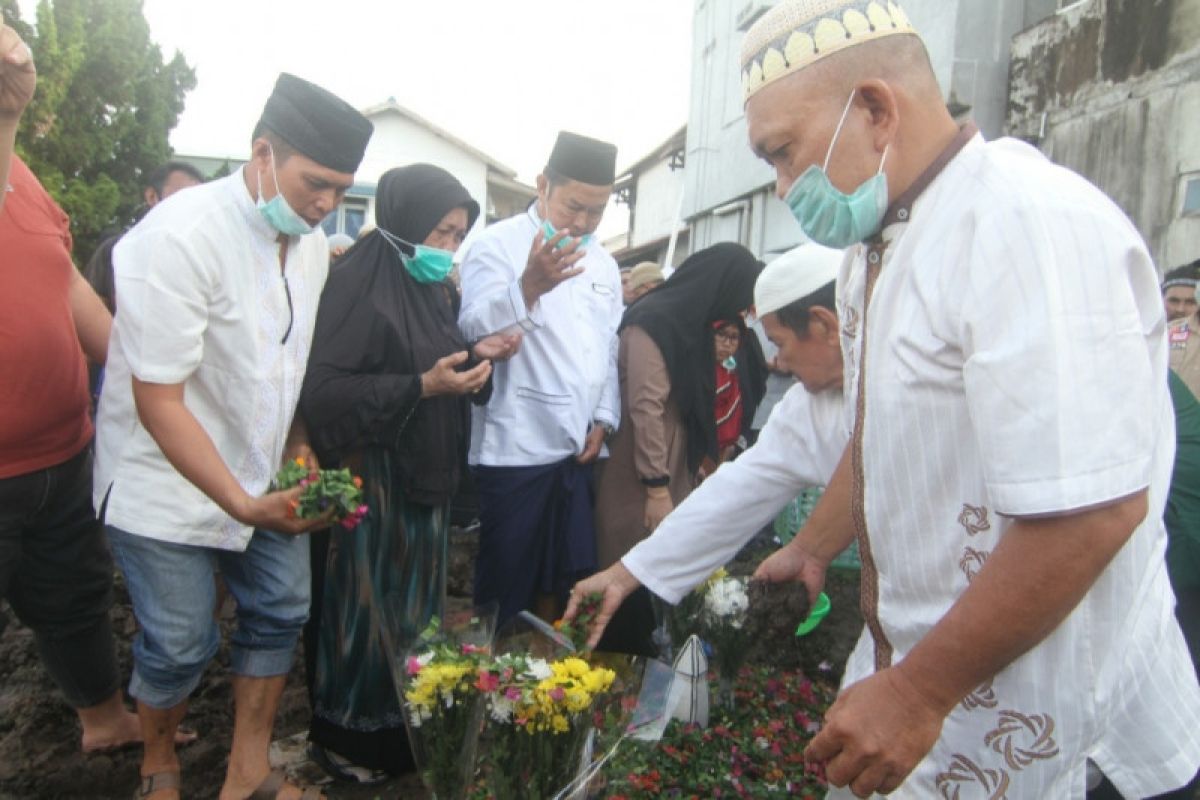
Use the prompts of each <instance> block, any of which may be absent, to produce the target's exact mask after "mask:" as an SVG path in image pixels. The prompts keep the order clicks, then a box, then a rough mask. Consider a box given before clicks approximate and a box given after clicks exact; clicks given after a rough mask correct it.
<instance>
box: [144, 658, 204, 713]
mask: <svg viewBox="0 0 1200 800" xmlns="http://www.w3.org/2000/svg"><path fill="white" fill-rule="evenodd" d="M202 677H204V669H203V668H201V669H200V670H198V671H197V672H196V674H195V676H193V677H191V678H188V680H187V682H186V683H184V684H183V685H181V686H180V687H178V688H176V689H174V690H172V691H169V692H168V691H162V690H160V689H155V688H154V687H153V686H151V685H150V684H148V683H146V681H145V680H144V679H143V678H142V676H141V675H139V674H138V670H137V665H136V664H134V667H133V675H132V676H131V677H130V679H129V694H130V695H131V696H133V697H134V698H135V699H137V700H140V701H142V702H143V703H145V704H146V705H148V706H150V707H151V708H157V709H159V710H160V711H161V710H166V709H168V708H174V707H175V706H177V705H179V704H180V703H182V702H183V701H185V700H187V699H188V697H189V696H190V695H191V693H192V692H194V691H196V687H197V686H199V685H200V679H201V678H202Z"/></svg>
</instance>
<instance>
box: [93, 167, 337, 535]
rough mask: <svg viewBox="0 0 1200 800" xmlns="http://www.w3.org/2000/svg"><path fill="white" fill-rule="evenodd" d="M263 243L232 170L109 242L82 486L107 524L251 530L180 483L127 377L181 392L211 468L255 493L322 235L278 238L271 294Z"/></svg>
mask: <svg viewBox="0 0 1200 800" xmlns="http://www.w3.org/2000/svg"><path fill="white" fill-rule="evenodd" d="M277 237H278V233H277V232H276V231H275V229H274V228H272V227H271V226H270V225H269V224H268V223H267V222H266V220H264V219H263V217H262V215H261V214H260V213H259V211H258V209H257V208H256V207H255V203H254V200H253V199H252V198H251V196H250V193H249V191H247V189H246V185H245V182H244V180H243V178H242V171H241V170H239V171H238V172H236V173H234V174H233V175H230V176H229V177H227V178H223V179H221V180H218V181H214V182H212V183H208V184H205V185H203V186H197V187H193V188H191V189H188V190H187V191H184V192H178V193H176V194H174V195H172V196H171V197H170V198H168V199H167V200H165V201H163V202H162V203H159V204H158V205H157V206H155V207H154V208H153V209H152V210H151V211H150V213H149V214H147V215H146V217H145V218H144V219H143V220H142V221H141V222H140V223H138V224H137V225H136V226H135V227H134V228H133V230H131V231H130V232H129V233H127V234H126V235H125V236H124V237H122V239H121V241H120V242H119V243H118V244H117V247H116V248H115V250H114V252H113V267H114V275H115V279H116V291H117V296H118V298H119V299H118V305H117V308H118V312H117V316H116V319H115V320H114V323H113V332H112V340H111V343H110V345H109V354H108V364H107V367H106V372H105V380H104V389H103V392H102V394H101V398H100V408H99V415H98V419H97V433H96V465H95V476H94V500H95V504H96V508H97V509H99V508H100V506H101V504H103V503H104V502H105V497H106V496H107V508H106V512H105V519H106V521H107V523H108V524H110V525H114V526H116V527H118V528H121V529H122V530H125V531H128V532H129V533H133V534H137V535H140V536H146V537H149V538H152V539H160V540H162V541H168V542H175V543H179V544H188V545H201V546H206V547H217V548H221V549H226V550H244V549H245V547H246V545H247V543H248V542H249V540H250V536H251V534H252V530H251V529H250V528H249V527H247V526H245V525H242V524H241V523H240V522H238V521H236V520H234V519H233V518H232V517H230V516H229V515H228V514H226V513H225V512H224V511H222V510H221V508H220V507H219V506H217V504H216V503H214V502H213V501H212V500H211V499H209V498H208V496H206V495H205V494H204V493H203V492H201V491H200V490H199V489H197V488H196V487H195V485H193V484H192V483H191V482H190V481H188V480H187V479H186V478H184V477H183V476H182V475H180V474H179V473H178V472H177V471H176V470H175V468H174V467H172V466H171V464H170V463H169V462H168V461H167V459H166V457H165V456H164V455H163V453H162V451H161V450H160V449H159V447H158V445H157V444H156V443H155V442H154V440H153V439H152V438H151V437H150V434H149V433H147V432H146V429H145V428H143V427H142V424H141V422H140V421H139V420H138V415H137V409H136V408H135V407H134V402H133V387H132V382H131V378H132V377H133V376H136V377H137V378H138V379H139V380H141V381H144V382H147V383H161V384H174V383H183V384H184V403H185V404H186V405H187V407H188V409H189V410H190V411H191V412H192V414H194V415H195V417H196V419H197V420H199V422H200V424H201V426H203V428H204V430H205V432H207V433H208V435H209V437H210V438H211V439H212V441H213V444H215V445H216V448H217V452H218V453H220V455H221V458H222V459H223V460H224V462H225V465H226V466H227V467H229V469H230V471H231V472H232V473H233V475H234V477H235V478H237V480H238V482H239V483H240V484H241V486H242V488H243V489H245V490H246V492H247V493H249V494H251V495H261V494H263V493H264V492H265V491H266V490H267V488H268V485H269V483H270V481H271V479H272V478H273V477H274V475H275V473H276V472H277V471H278V469H279V467H280V460H281V458H282V455H283V448H284V443H285V441H286V438H287V434H288V430H289V429H290V427H291V424H292V416H293V414H294V412H295V409H296V402H297V400H298V398H299V394H300V385H301V383H302V382H303V380H304V370H305V366H306V364H307V361H308V352H309V346H310V344H311V342H312V332H313V325H314V324H315V321H316V312H317V302H318V300H319V299H320V295H321V289H322V287H323V286H324V285H325V277H326V275H327V273H328V270H329V256H328V253H329V251H328V245H327V244H326V241H325V235H324V233H322V232H321V231H319V230H318V231H316V232H314V233H312V234H309V235H307V236H300V237H292V238H291V239H290V241H289V243H288V252H287V260H286V284H287V291H286V292H285V286H284V281H285V278H284V276H283V275H281V272H280V263H279V242H278V239H277ZM289 292H290V295H291V311H290V313H289V303H288V293H289ZM289 319H290V321H291V331H290V333H288V335H287V341H286V342H283V339H284V335H285V333H287V331H288V324H289Z"/></svg>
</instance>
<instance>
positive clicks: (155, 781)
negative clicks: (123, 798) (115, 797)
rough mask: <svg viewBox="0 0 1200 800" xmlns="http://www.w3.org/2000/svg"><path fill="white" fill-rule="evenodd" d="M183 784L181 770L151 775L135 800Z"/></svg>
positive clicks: (142, 784)
mask: <svg viewBox="0 0 1200 800" xmlns="http://www.w3.org/2000/svg"><path fill="white" fill-rule="evenodd" d="M182 783H183V782H182V781H181V780H180V779H179V770H171V771H165V772H154V773H151V774H150V775H147V776H145V777H144V778H142V783H141V785H140V786H138V788H137V789H135V790H134V792H133V800H145V798H147V797H149V796H150V795H152V794H154V793H155V792H161V791H162V790H163V789H179V788H181V787H182ZM306 800H307V799H306Z"/></svg>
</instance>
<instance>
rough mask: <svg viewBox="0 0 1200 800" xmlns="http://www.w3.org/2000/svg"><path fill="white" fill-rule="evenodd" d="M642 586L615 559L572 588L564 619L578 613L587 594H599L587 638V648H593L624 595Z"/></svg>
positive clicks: (568, 618)
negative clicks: (599, 600) (596, 608)
mask: <svg viewBox="0 0 1200 800" xmlns="http://www.w3.org/2000/svg"><path fill="white" fill-rule="evenodd" d="M641 585H642V584H641V582H640V581H638V579H637V578H635V577H633V573H631V572H630V571H629V570H627V569H625V565H624V564H622V563H621V562H620V561H618V562H617V563H615V564H613V565H612V566H611V567H609V568H608V569H606V570H604V571H603V572H598V573H596V574H595V575H593V576H591V577H590V578H584V579H583V580H581V581H580V582H579V583H577V584H575V585H574V586H573V587H572V588H571V595H570V598H569V599H568V600H567V610H566V612H564V613H563V619H565V620H566V621H567V622H570V621H572V620H573V619H575V617H576V615H577V614H579V605H580V603H582V602H583V599H584V598H585V597H587V596H588V595H590V594H599V595H601V596H602V598H603V599H602V600H601V602H600V610H599V611H598V612H596V618H595V619H594V620H593V621H592V630H591V634H590V635H589V636H588V641H587V646H588V648H589V649H590V648H594V647H595V646H596V644H597V643H598V642H599V641H600V637H601V636H602V635H603V634H604V629H605V628H606V627H607V626H608V623H609V621H610V620H611V619H612V618H613V614H616V613H617V609H618V608H620V607H621V603H623V602H625V598H626V597H628V596H629V595H630V594H632V593H633V591H634V590H635V589H637V588H638V587H639V586H641Z"/></svg>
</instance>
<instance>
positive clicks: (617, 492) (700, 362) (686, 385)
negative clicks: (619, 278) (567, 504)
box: [596, 243, 766, 569]
mask: <svg viewBox="0 0 1200 800" xmlns="http://www.w3.org/2000/svg"><path fill="white" fill-rule="evenodd" d="M761 269H762V265H761V264H760V263H759V261H758V259H756V258H755V257H754V256H753V254H751V253H750V251H749V250H747V249H746V248H744V247H742V246H740V245H736V244H729V243H726V244H718V245H715V246H713V247H710V248H708V249H706V250H701V251H700V252H698V253H696V254H694V255H692V256H691V257H690V258H688V259H687V260H686V261H684V262H683V264H681V265H680V267H679V269H678V271H676V273H675V274H674V275H672V276H671V279H670V280H668V281H667V282H666V283H664V284H663V285H662V286H660V287H658V288H657V289H655V290H654V291H652V292H650V293H649V294H647V295H646V296H645V297H642V298H641V299H639V300H638V301H637V302H635V303H634V304H633V305H631V306H630V307H629V310H628V311H626V312H625V317H624V319H623V320H622V321H621V333H620V345H619V348H620V349H619V351H618V357H617V359H618V360H617V372H618V375H619V376H620V381H621V409H622V418H621V427H620V428H619V429H618V431H617V434H616V436H615V437H614V438H613V440H612V442H610V443H609V459H608V462H607V463H606V464H605V465H604V468H603V472H602V473H601V475H600V481H599V487H598V490H597V498H596V535H597V549H598V556H599V559H598V560H599V565H600V569H604V568H606V567H608V566H609V565H611V564H612V563H613V562H615V561H617V560H618V559H619V558H620V557H621V556H623V555H624V554H625V552H626V551H627V550H629V548H631V547H633V545H635V544H637V543H638V542H639V541H641V540H642V539H644V538H645V537H646V536H647V535H649V533H650V532H651V531H653V530H654V528H655V527H657V525H658V523H659V522H660V521H661V520H662V518H663V517H665V516H666V515H667V514H668V513H669V512H670V511H671V509H672V508H673V507H674V506H675V505H677V504H679V503H680V502H682V501H683V499H684V498H685V497H687V495H688V494H689V493H690V492H691V490H692V489H693V488H694V487H695V486H696V483H697V481H698V479H699V477H700V475H701V471H702V468H703V467H705V466H707V465H710V464H715V463H716V462H718V461H719V458H720V453H719V451H718V447H717V428H716V418H715V415H714V413H713V408H714V402H715V399H716V380H715V373H714V370H713V364H714V358H715V356H714V353H715V350H714V337H713V329H712V326H713V323H715V322H717V321H719V320H729V319H736V318H739V316H740V315H741V314H742V313H743V312H745V311H746V310H748V309H749V308H750V306H751V305H752V304H753V302H754V282H755V280H757V278H758V273H759V272H760V270H761ZM744 344H745V346H744V347H743V348H742V350H741V351H740V353H739V372H743V369H744V373H745V375H747V376H748V377H749V380H744V381H743V394H744V395H745V397H746V398H747V400H753V399H754V398H757V397H761V396H762V390H763V386H762V384H763V382H765V380H766V369H765V365H764V368H762V369H758V370H756V369H753V364H754V363H755V362H757V363H758V364H760V365H763V358H762V352H761V351H760V350H758V348H757V341H755V340H754V339H753V337H746V341H745V342H744ZM743 365H744V366H743ZM753 402H755V403H757V400H753ZM751 416H753V412H751Z"/></svg>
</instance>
